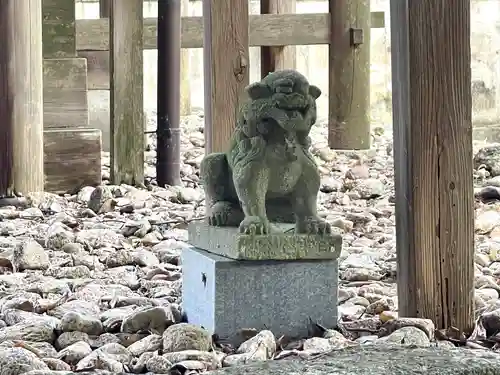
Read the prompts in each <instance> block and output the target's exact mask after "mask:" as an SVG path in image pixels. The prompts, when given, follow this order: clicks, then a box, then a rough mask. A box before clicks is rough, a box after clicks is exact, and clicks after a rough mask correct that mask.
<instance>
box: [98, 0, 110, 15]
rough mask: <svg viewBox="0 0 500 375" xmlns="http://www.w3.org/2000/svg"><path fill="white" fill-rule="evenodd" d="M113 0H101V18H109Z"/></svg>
mask: <svg viewBox="0 0 500 375" xmlns="http://www.w3.org/2000/svg"><path fill="white" fill-rule="evenodd" d="M110 12H111V0H99V18H109V13H110Z"/></svg>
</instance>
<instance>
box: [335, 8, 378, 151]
mask: <svg viewBox="0 0 500 375" xmlns="http://www.w3.org/2000/svg"><path fill="white" fill-rule="evenodd" d="M329 8H330V14H331V43H330V47H329V57H330V58H329V64H330V65H329V69H328V70H329V77H328V81H329V84H328V92H329V96H328V107H329V108H328V144H329V146H330V148H333V149H340V150H346V149H347V150H350V149H355V150H363V149H368V148H370V141H371V134H370V116H369V115H370V114H369V111H370V0H329Z"/></svg>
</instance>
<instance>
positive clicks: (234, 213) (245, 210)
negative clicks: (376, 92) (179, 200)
mask: <svg viewBox="0 0 500 375" xmlns="http://www.w3.org/2000/svg"><path fill="white" fill-rule="evenodd" d="M245 91H246V98H245V100H244V101H243V103H242V105H241V108H240V112H239V116H238V119H237V123H236V129H235V131H234V134H233V136H232V140H231V143H230V146H229V149H228V150H227V152H225V153H213V154H209V155H207V156H205V158H204V159H203V161H202V163H201V170H200V174H201V180H202V182H203V185H204V190H205V200H206V205H207V216H208V223H209V224H210V225H213V226H239V228H240V232H241V233H244V234H256V235H261V234H268V233H270V232H271V228H272V226H271V223H270V222H281V223H295V233H302V234H330V233H331V227H330V225H329V224H328V223H327V222H326V221H325V220H323V219H321V218H320V217H319V216H318V214H317V209H316V200H317V195H318V191H319V187H320V175H319V172H318V168H317V165H316V163H315V161H314V159H313V156H312V155H311V153H310V152H309V147H310V138H309V131H310V130H311V127H312V125H313V124H314V123H315V122H316V99H317V98H318V97H319V96H320V95H321V90H320V89H319V88H318V87H316V86H314V85H311V84H309V82H308V81H307V79H306V78H305V77H304V76H303V75H302V74H300V73H299V72H297V71H294V70H283V71H277V72H274V73H270V74H269V75H268V76H267V77H265V78H264V79H262V80H261V81H260V82H256V83H253V84H251V85H249V86H248V87H247V88H246V90H245Z"/></svg>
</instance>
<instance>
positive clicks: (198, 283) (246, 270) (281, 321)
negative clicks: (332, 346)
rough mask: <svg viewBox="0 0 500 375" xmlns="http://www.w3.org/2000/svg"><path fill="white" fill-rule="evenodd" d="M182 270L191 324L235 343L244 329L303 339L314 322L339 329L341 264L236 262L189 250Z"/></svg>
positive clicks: (184, 253) (204, 252)
mask: <svg viewBox="0 0 500 375" xmlns="http://www.w3.org/2000/svg"><path fill="white" fill-rule="evenodd" d="M182 267H183V280H182V299H183V311H184V312H185V313H186V316H187V319H188V322H189V323H192V324H196V325H200V326H203V327H204V328H205V329H207V330H208V331H209V332H211V333H217V334H218V335H219V336H220V337H224V338H228V340H230V341H231V340H233V339H235V335H237V334H238V332H239V331H241V329H244V328H256V329H257V330H260V329H267V330H270V331H272V332H273V333H274V334H275V335H276V336H277V337H279V336H280V335H283V334H284V335H287V336H291V337H304V336H307V335H308V333H309V332H308V328H309V327H310V322H311V320H310V319H312V320H313V321H315V322H318V323H320V324H322V325H324V326H326V327H333V326H335V325H336V322H337V283H338V269H337V261H336V260H319V261H318V260H316V261H314V260H295V261H290V260H289V261H237V260H232V259H229V258H226V257H221V256H218V255H215V254H211V253H209V252H206V251H203V250H200V249H196V248H189V249H185V250H184V251H183V253H182Z"/></svg>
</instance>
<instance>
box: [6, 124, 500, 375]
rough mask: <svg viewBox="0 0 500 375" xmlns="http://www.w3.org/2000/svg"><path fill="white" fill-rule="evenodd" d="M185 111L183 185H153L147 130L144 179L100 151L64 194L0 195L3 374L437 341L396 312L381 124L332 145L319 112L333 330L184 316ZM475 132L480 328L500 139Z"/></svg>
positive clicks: (497, 210) (193, 173) (499, 231)
mask: <svg viewBox="0 0 500 375" xmlns="http://www.w3.org/2000/svg"><path fill="white" fill-rule="evenodd" d="M188 120H189V121H188ZM188 120H186V119H185V120H184V121H183V128H182V134H181V147H180V148H181V159H182V163H181V177H182V181H183V186H180V187H175V188H173V187H167V188H160V187H158V186H156V185H155V183H154V149H155V140H154V138H153V137H150V138H149V140H148V143H149V148H148V149H149V150H153V151H147V152H146V158H145V159H146V171H147V176H146V177H147V181H152V183H151V184H149V185H148V186H147V188H137V187H132V186H128V185H124V184H122V185H119V186H114V185H111V184H110V183H109V180H107V179H106V177H107V178H109V175H110V171H109V154H106V153H103V165H104V167H103V176H104V178H105V179H104V182H103V185H102V186H98V187H95V188H94V187H90V186H87V187H84V188H82V189H81V190H80V191H78V192H77V193H75V194H74V195H69V194H68V195H65V196H58V195H55V194H50V193H36V194H28V195H27V201H28V202H30V204H29V205H28V207H25V208H14V207H1V208H0V233H1V234H2V235H1V236H0V268H1V271H2V272H0V313H1V314H0V318H1V319H0V367H2V368H5V369H9V371H8V372H6V374H9V375H10V374H22V373H25V372H28V371H30V370H31V371H35V370H37V371H38V372H37V373H44V374H50V373H52V372H51V371H62V372H67V371H70V370H71V371H80V372H81V371H90V370H92V371H98V372H99V371H100V372H101V373H107V372H108V373H109V372H111V373H122V372H125V373H127V372H129V373H130V372H135V373H146V372H149V373H150V374H161V373H182V374H184V373H186V374H187V373H190V374H191V373H200V372H204V371H211V370H215V369H217V368H220V367H222V366H239V365H242V364H244V363H249V362H256V361H257V362H258V361H267V360H272V359H279V358H281V357H285V356H299V357H304V358H305V357H307V356H310V355H314V354H317V353H321V352H325V351H329V350H338V349H342V348H345V347H348V346H356V345H389V344H391V345H393V344H397V345H417V346H430V345H432V344H433V343H435V342H436V338H435V327H434V325H433V323H432V321H430V320H426V319H408V318H400V317H398V301H397V291H396V285H395V271H396V262H395V250H396V249H395V247H396V241H395V213H394V208H395V207H394V203H391V202H393V196H394V181H393V179H394V173H393V161H392V157H391V156H388V153H387V150H388V147H389V146H390V145H391V142H392V140H391V134H390V132H385V133H383V134H382V135H374V141H373V147H372V149H371V150H369V151H353V152H335V151H333V150H330V149H328V148H327V147H326V146H325V142H324V139H326V136H327V129H326V125H325V124H326V122H325V121H324V120H321V119H320V121H319V124H318V126H315V127H313V130H312V133H311V137H312V143H313V147H312V153H313V155H314V156H315V158H316V159H317V160H318V162H319V163H320V164H321V167H320V172H321V174H322V176H321V179H322V180H321V192H320V194H319V196H318V208H319V211H320V213H321V214H322V215H323V216H324V217H326V218H327V220H329V221H330V223H331V224H332V226H334V227H336V228H337V229H338V230H339V231H340V232H341V233H343V241H344V243H343V249H342V253H341V256H340V258H339V271H340V272H339V275H340V283H339V291H338V303H339V318H340V321H339V328H338V330H335V331H334V330H326V331H325V333H324V335H323V337H310V338H308V339H306V340H303V341H301V342H292V343H290V344H288V345H286V344H284V343H283V341H282V340H283V338H280V337H275V335H274V333H273V332H271V331H268V330H263V331H261V332H257V333H256V335H254V336H253V337H251V338H248V339H247V340H246V341H244V342H243V343H242V344H241V345H240V346H238V347H237V348H233V349H231V350H228V349H227V348H226V349H224V350H222V348H221V347H219V346H217V343H214V342H212V337H211V335H210V334H209V333H208V332H207V331H205V330H204V329H203V328H200V327H196V326H193V325H191V324H188V323H183V322H181V321H182V319H181V317H182V300H181V295H180V291H181V282H182V279H181V271H182V265H181V264H180V254H181V251H182V249H184V248H186V247H187V246H188V245H187V243H186V239H187V230H186V222H188V221H190V220H192V219H194V218H200V217H203V216H204V211H205V207H204V201H203V190H202V189H201V187H200V185H199V175H198V173H199V164H200V161H201V158H202V157H203V154H204V149H203V147H204V140H203V134H202V133H201V132H200V131H199V129H200V128H202V127H203V121H204V120H203V117H202V116H197V115H193V116H189V118H188ZM481 146H483V145H481V144H479V145H478V144H475V152H476V157H475V163H476V168H478V169H477V170H475V171H474V173H475V175H474V176H475V187H476V198H477V202H476V203H477V204H476V223H475V225H476V254H475V263H476V274H475V286H476V292H475V299H476V311H475V313H476V317H477V318H478V322H479V323H480V325H481V326H482V330H483V331H481V332H483V333H481V332H480V333H478V337H479V336H481V335H483V336H485V338H486V337H490V336H491V335H496V334H497V332H499V331H500V301H499V292H500V286H499V285H498V277H499V276H500V193H499V191H500V190H499V189H498V188H499V187H500V179H499V178H500V176H499V173H500V164H499V163H500V161H499V160H500V159H498V155H500V146H491V145H490V146H488V147H487V148H486V149H481ZM479 164H480V165H479ZM479 167H480V168H479ZM479 323H478V324H479ZM481 337H482V336H481ZM439 345H441V346H445V345H453V344H450V342H447V341H439Z"/></svg>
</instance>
